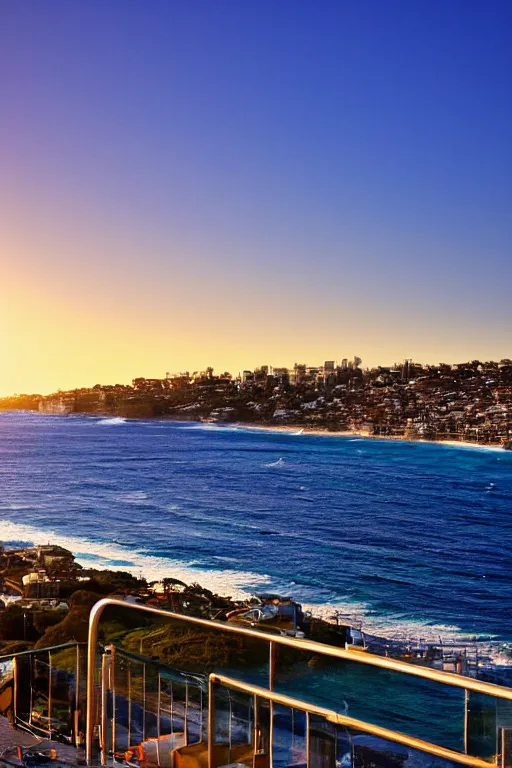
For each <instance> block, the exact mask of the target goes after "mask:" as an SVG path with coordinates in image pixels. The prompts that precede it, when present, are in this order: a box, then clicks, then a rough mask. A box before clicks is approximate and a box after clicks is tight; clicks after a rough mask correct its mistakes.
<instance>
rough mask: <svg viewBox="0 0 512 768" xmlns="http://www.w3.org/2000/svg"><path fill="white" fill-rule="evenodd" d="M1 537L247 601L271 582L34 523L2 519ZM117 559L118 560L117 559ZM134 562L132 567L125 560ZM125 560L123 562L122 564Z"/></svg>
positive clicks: (256, 575)
mask: <svg viewBox="0 0 512 768" xmlns="http://www.w3.org/2000/svg"><path fill="white" fill-rule="evenodd" d="M0 532H1V534H0V535H1V537H2V538H1V540H2V541H3V543H4V544H9V543H16V545H17V544H18V543H20V542H23V544H25V545H26V544H27V543H31V544H33V545H37V544H47V543H48V541H51V542H52V544H57V545H58V546H61V547H64V548H65V549H69V550H70V551H71V552H73V554H74V555H75V558H76V561H77V563H78V564H79V565H83V566H84V567H85V568H108V569H109V570H112V571H129V572H131V573H133V574H134V575H135V576H139V577H140V576H141V574H142V575H143V576H144V578H145V579H147V580H148V581H160V580H161V579H163V578H165V577H166V576H172V577H173V578H176V579H180V581H184V582H185V583H186V584H192V583H193V582H198V583H199V584H201V585H202V586H204V587H206V588H207V589H210V590H211V591H212V592H216V593H217V594H221V595H231V596H232V597H233V598H234V599H240V600H244V599H246V598H248V597H250V596H251V595H253V594H254V591H259V590H261V589H264V588H265V586H266V585H267V584H269V583H270V577H269V576H268V575H266V574H259V573H252V572H250V571H234V570H232V569H226V570H225V571H209V570H205V569H200V568H194V567H191V566H190V564H189V563H188V564H185V563H183V562H181V561H179V560H172V559H170V558H165V557H158V556H156V555H151V554H143V553H141V552H140V551H139V550H134V549H130V548H129V547H125V546H123V545H121V544H114V543H110V542H106V541H93V540H92V539H82V538H78V537H75V536H67V535H63V534H61V533H58V532H57V531H52V530H44V529H39V528H35V527H34V526H31V525H25V524H22V523H13V522H11V521H10V520H0ZM116 561H117V562H116ZM128 562H130V563H132V565H131V566H128V565H125V564H124V563H128ZM119 563H123V564H119Z"/></svg>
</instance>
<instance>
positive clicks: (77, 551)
mask: <svg viewBox="0 0 512 768" xmlns="http://www.w3.org/2000/svg"><path fill="white" fill-rule="evenodd" d="M49 541H51V542H52V543H53V544H57V545H59V546H61V547H65V548H66V549H69V550H70V551H71V552H73V554H74V555H75V558H76V561H77V562H78V563H79V564H80V565H82V566H84V567H85V568H100V569H101V568H108V569H110V570H112V571H129V572H130V573H133V574H134V575H135V576H138V577H142V576H143V577H144V578H146V579H147V580H148V581H160V580H161V579H162V578H164V577H166V576H172V577H174V578H177V579H179V580H180V581H183V582H185V583H186V584H191V583H193V582H197V583H199V584H201V585H202V586H203V587H206V588H207V589H211V590H212V591H213V592H216V593H217V594H221V595H230V596H231V597H232V598H234V599H239V600H243V599H246V598H248V597H251V596H253V595H254V594H255V593H258V592H263V591H268V589H269V585H270V588H271V589H272V591H276V592H281V593H282V594H285V593H287V592H288V590H290V592H293V596H294V597H295V598H296V599H297V600H301V599H302V598H301V594H300V588H299V589H297V586H296V585H295V584H294V583H293V582H292V583H288V584H286V585H284V584H283V585H279V584H276V583H275V580H273V579H272V578H271V577H270V576H269V575H267V574H257V573H252V572H249V571H236V570H232V569H229V568H228V569H226V570H223V571H209V570H205V569H200V568H194V567H193V565H194V561H190V562H187V563H185V562H182V561H179V560H173V559H171V558H165V557H158V556H155V555H151V554H149V552H144V551H143V550H142V551H141V549H140V548H139V549H138V550H134V549H130V548H129V547H127V546H124V545H122V544H119V543H118V542H112V543H110V542H96V541H92V540H90V539H85V538H84V539H82V538H78V537H74V536H66V535H63V534H60V533H57V532H55V531H52V530H40V529H37V528H35V527H33V526H31V525H24V524H21V523H13V522H11V521H10V520H0V543H1V542H3V543H4V544H5V543H9V542H23V543H25V544H27V543H32V544H47V543H48V542H49ZM216 559H217V560H224V561H225V562H226V564H228V561H229V560H230V558H221V557H217V558H216ZM281 587H282V588H281ZM305 597H306V596H305V595H304V598H305ZM306 600H307V598H306ZM303 608H304V610H306V611H311V612H312V613H313V614H314V615H315V616H318V617H319V618H323V619H325V620H327V621H334V620H335V618H334V617H335V616H336V615H337V616H338V618H339V621H340V622H341V623H344V624H351V625H354V626H356V627H359V626H360V627H361V628H362V629H363V631H365V632H366V633H367V634H371V635H376V636H379V637H383V638H388V639H390V640H395V641H403V642H410V641H419V640H420V639H421V640H423V641H424V642H427V643H428V642H435V643H439V641H440V638H442V640H443V641H444V642H450V641H451V642H460V643H462V642H468V641H473V640H474V639H475V635H474V634H470V633H467V632H463V631H462V630H461V629H460V627H458V626H455V625H447V624H435V623H432V622H429V621H428V620H426V619H425V620H411V619H409V618H407V616H406V615H405V614H396V615H394V616H390V615H389V614H388V615H380V616H376V615H375V613H374V612H373V611H372V609H371V607H370V606H369V605H368V604H366V603H363V602H355V601H353V600H351V598H350V597H349V596H348V595H347V597H346V598H342V600H340V601H336V602H325V603H321V604H319V603H311V602H306V601H304V602H303ZM502 645H503V643H498V642H496V643H495V644H494V646H493V647H494V651H493V654H492V655H493V657H494V656H495V655H496V653H498V652H499V648H500V647H501V646H502Z"/></svg>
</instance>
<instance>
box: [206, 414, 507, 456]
mask: <svg viewBox="0 0 512 768" xmlns="http://www.w3.org/2000/svg"><path fill="white" fill-rule="evenodd" d="M199 423H201V422H199ZM220 426H223V425H220ZM233 426H234V425H233ZM238 426H240V427H243V429H247V430H253V431H255V432H282V433H284V434H289V435H290V436H292V437H293V436H296V437H299V436H302V435H308V436H311V437H349V438H354V439H360V440H382V441H384V440H386V441H393V442H399V443H412V444H423V445H443V446H447V447H449V448H474V449H478V450H489V451H499V452H500V453H504V452H505V449H504V448H502V446H501V445H498V444H497V443H493V444H485V445H484V444H482V443H472V442H469V441H467V440H422V439H421V438H413V439H411V438H407V437H401V436H400V435H372V434H370V433H369V432H368V431H366V430H336V431H333V430H329V429H322V428H321V427H307V426H301V425H299V424H297V425H290V426H280V425H279V426H278V425H273V424H269V425H261V426H260V425H255V424H244V423H240V424H238Z"/></svg>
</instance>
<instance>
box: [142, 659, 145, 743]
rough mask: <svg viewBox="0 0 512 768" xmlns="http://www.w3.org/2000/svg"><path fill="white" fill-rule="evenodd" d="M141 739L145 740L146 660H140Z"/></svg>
mask: <svg viewBox="0 0 512 768" xmlns="http://www.w3.org/2000/svg"><path fill="white" fill-rule="evenodd" d="M142 741H146V662H145V661H143V662H142Z"/></svg>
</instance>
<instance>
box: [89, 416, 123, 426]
mask: <svg viewBox="0 0 512 768" xmlns="http://www.w3.org/2000/svg"><path fill="white" fill-rule="evenodd" d="M126 422H127V419H124V418H123V417H122V416H113V417H112V418H111V419H99V420H98V421H97V422H96V424H101V425H102V426H104V427H115V426H117V425H119V424H126Z"/></svg>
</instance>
